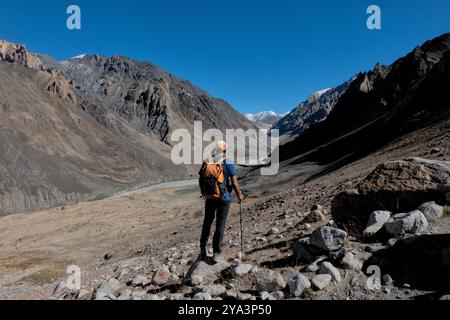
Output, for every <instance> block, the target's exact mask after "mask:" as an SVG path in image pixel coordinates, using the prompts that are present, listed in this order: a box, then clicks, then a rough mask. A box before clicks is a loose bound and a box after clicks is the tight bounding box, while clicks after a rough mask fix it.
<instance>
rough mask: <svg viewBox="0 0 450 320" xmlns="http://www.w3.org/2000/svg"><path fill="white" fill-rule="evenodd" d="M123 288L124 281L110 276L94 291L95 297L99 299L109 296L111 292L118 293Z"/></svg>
mask: <svg viewBox="0 0 450 320" xmlns="http://www.w3.org/2000/svg"><path fill="white" fill-rule="evenodd" d="M122 288H123V285H122V283H120V281H119V280H117V279H114V278H109V279H108V280H106V281H103V282H102V283H101V284H100V285H99V286H98V287H97V288H96V289H95V292H94V299H95V300H98V299H99V298H105V297H108V296H109V295H110V294H112V295H116V294H117V293H118V292H120V290H121V289H122Z"/></svg>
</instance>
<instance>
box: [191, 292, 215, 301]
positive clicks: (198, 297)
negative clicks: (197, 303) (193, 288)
mask: <svg viewBox="0 0 450 320" xmlns="http://www.w3.org/2000/svg"><path fill="white" fill-rule="evenodd" d="M192 300H212V297H211V295H210V294H209V293H207V292H198V293H196V294H195V295H194V297H193V298H192Z"/></svg>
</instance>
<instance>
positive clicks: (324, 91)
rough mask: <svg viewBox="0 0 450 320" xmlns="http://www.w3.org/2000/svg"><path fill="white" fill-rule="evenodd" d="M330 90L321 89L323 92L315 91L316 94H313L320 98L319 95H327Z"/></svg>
mask: <svg viewBox="0 0 450 320" xmlns="http://www.w3.org/2000/svg"><path fill="white" fill-rule="evenodd" d="M330 90H331V88H327V89H323V90H319V91H316V92H314V95H317V96H319V97H320V96H321V95H323V94H325V93H327V92H328V91H330Z"/></svg>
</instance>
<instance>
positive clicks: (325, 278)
mask: <svg viewBox="0 0 450 320" xmlns="http://www.w3.org/2000/svg"><path fill="white" fill-rule="evenodd" d="M331 279H332V278H331V275H329V274H318V275H316V276H314V277H313V278H312V280H311V284H312V286H313V288H314V289H316V290H323V289H325V288H326V287H327V286H328V285H329V284H330V282H331Z"/></svg>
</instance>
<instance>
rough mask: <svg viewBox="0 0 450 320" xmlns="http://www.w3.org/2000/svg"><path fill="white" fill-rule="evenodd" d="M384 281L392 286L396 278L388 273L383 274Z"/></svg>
mask: <svg viewBox="0 0 450 320" xmlns="http://www.w3.org/2000/svg"><path fill="white" fill-rule="evenodd" d="M383 283H384V284H385V285H387V286H392V285H393V284H394V280H392V277H391V276H390V275H388V274H385V275H383Z"/></svg>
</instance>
